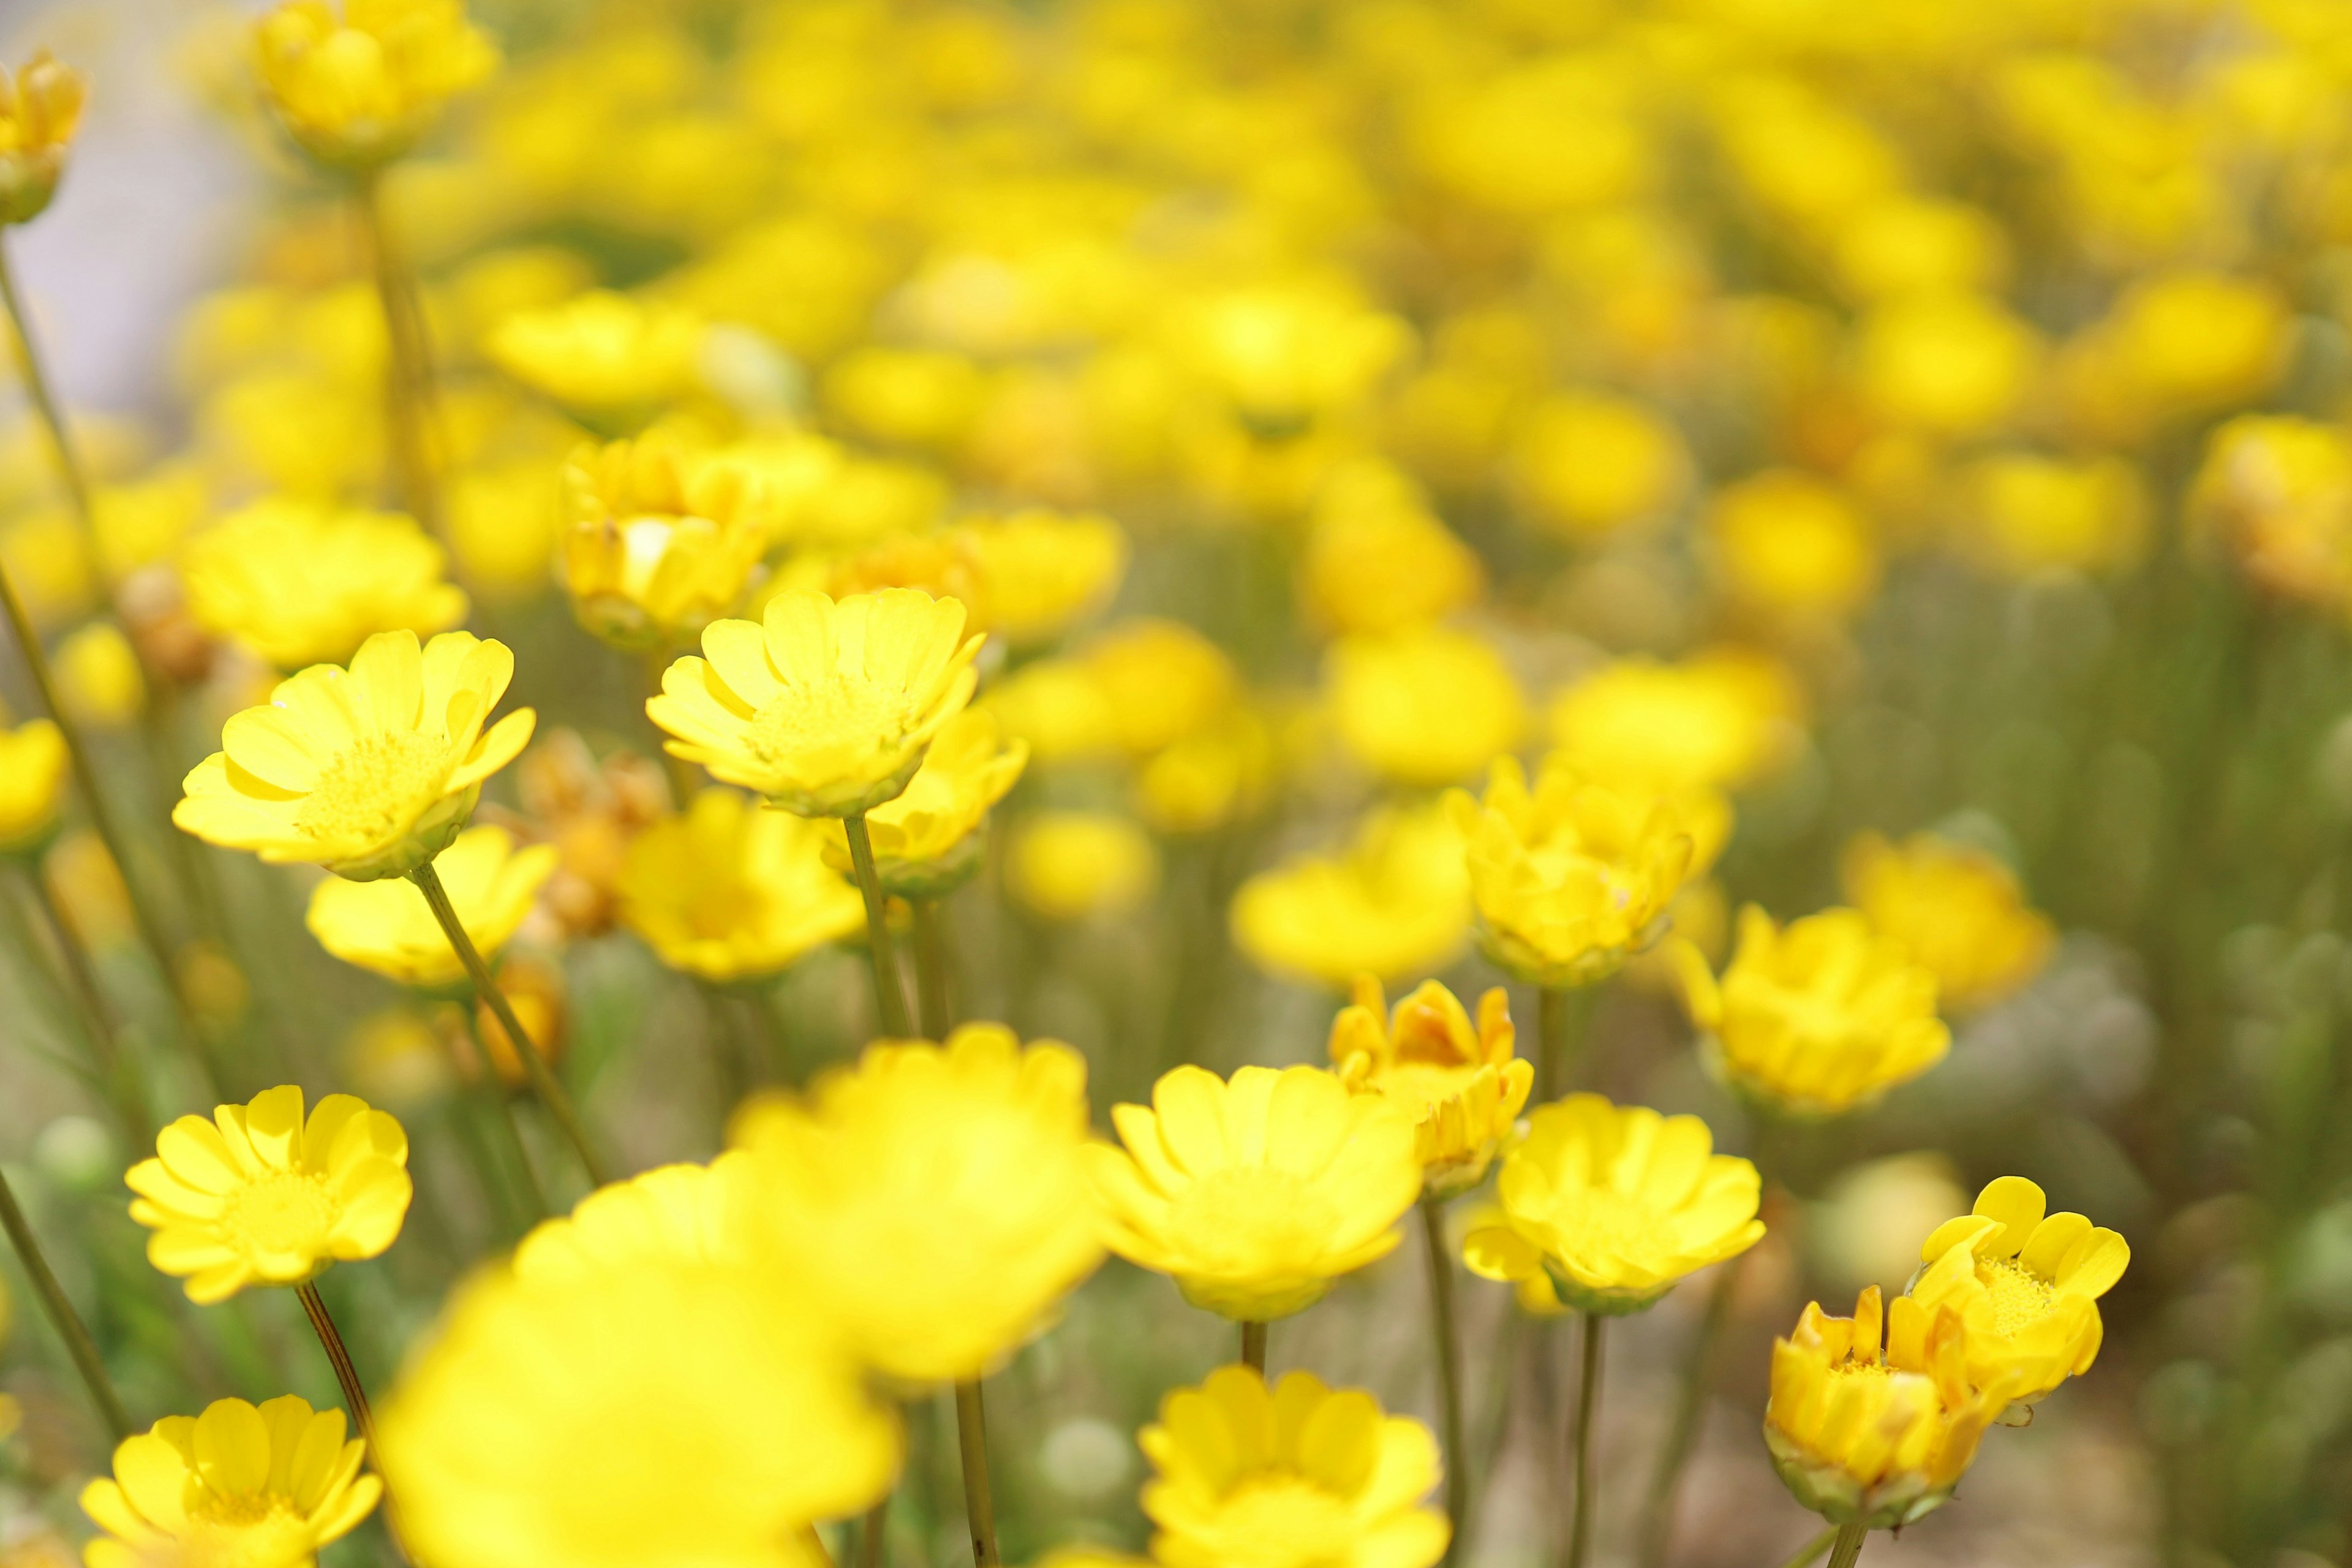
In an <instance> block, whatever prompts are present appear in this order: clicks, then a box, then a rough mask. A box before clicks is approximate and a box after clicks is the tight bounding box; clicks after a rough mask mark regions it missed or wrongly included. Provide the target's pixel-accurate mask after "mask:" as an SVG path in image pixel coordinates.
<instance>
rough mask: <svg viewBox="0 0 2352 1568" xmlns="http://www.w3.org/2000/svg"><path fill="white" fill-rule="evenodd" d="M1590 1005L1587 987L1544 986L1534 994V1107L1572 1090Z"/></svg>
mask: <svg viewBox="0 0 2352 1568" xmlns="http://www.w3.org/2000/svg"><path fill="white" fill-rule="evenodd" d="M1592 1002H1593V991H1592V987H1591V986H1589V985H1583V986H1574V987H1570V986H1560V985H1547V986H1545V987H1544V988H1543V989H1542V990H1540V991H1538V992H1537V993H1536V1090H1535V1100H1536V1103H1537V1104H1538V1105H1543V1104H1549V1102H1550V1101H1552V1100H1558V1099H1559V1097H1560V1096H1561V1095H1564V1094H1566V1093H1567V1092H1568V1091H1569V1089H1570V1088H1571V1087H1573V1085H1574V1083H1575V1080H1576V1069H1577V1066H1578V1064H1579V1062H1580V1060H1581V1058H1582V1057H1583V1054H1584V1033H1585V1026H1586V1025H1587V1024H1588V1023H1590V1022H1591V1016H1592Z"/></svg>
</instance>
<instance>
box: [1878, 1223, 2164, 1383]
mask: <svg viewBox="0 0 2352 1568" xmlns="http://www.w3.org/2000/svg"><path fill="white" fill-rule="evenodd" d="M2047 1208H2048V1200H2047V1199H2046V1198H2044V1197H2043V1196H2042V1189H2041V1188H2040V1187H2038V1186H2036V1185H2034V1184H2032V1182H2029V1181H2027V1180H2026V1179H2025V1178H2024V1177H2022V1176H2000V1177H1996V1178H1995V1179H1994V1180H1993V1181H1992V1182H1990V1183H1989V1184H1987V1185H1986V1187H1985V1189H1984V1191H1982V1192H1981V1193H1979V1194H1977V1201H1976V1206H1975V1207H1974V1208H1973V1209H1971V1210H1970V1211H1969V1213H1967V1214H1964V1215H1959V1216H1958V1217H1957V1218H1954V1219H1948V1220H1946V1221H1945V1222H1944V1223H1943V1224H1942V1225H1940V1226H1937V1227H1936V1231H1935V1234H1934V1235H1932V1236H1930V1237H1927V1244H1926V1245H1925V1246H1923V1247H1920V1249H1919V1258H1920V1261H1921V1263H1922V1264H1923V1265H1925V1267H1924V1268H1922V1270H1921V1271H1920V1273H1919V1275H1918V1277H1917V1278H1916V1279H1915V1280H1914V1281H1913V1283H1912V1286H1911V1294H1912V1295H1914V1296H1916V1297H1917V1298H1918V1299H1919V1301H1920V1303H1921V1305H1923V1306H1925V1307H1927V1308H1929V1309H1930V1310H1938V1309H1948V1310H1951V1311H1954V1312H1957V1313H1958V1314H1959V1316H1960V1320H1961V1321H1963V1322H1965V1323H1966V1324H1967V1325H1968V1331H1969V1334H1968V1366H1969V1378H1970V1379H1971V1380H1972V1381H1973V1382H1975V1383H1976V1384H1978V1385H1979V1386H1980V1387H1991V1386H1994V1385H1995V1384H1999V1385H2000V1386H2001V1387H2003V1388H2005V1389H2006V1390H2007V1391H2008V1393H2007V1397H2008V1398H2009V1399H2011V1400H2013V1401H2015V1402H2016V1404H2015V1405H2014V1406H2013V1407H2012V1408H2011V1409H2010V1410H2008V1411H2005V1412H2003V1414H2002V1417H2001V1418H2002V1419H2003V1420H2005V1421H2009V1422H2011V1423H2019V1422H2022V1421H2024V1420H2027V1419H2031V1407H2032V1405H2033V1404H2034V1403H2035V1402H2036V1401H2037V1400H2039V1399H2041V1398H2042V1396H2043V1395H2045V1394H2048V1393H2049V1392H2050V1391H2051V1390H2053V1389H2054V1388H2056V1387H2057V1386H2058V1385H2059V1384H2062V1383H2063V1382H2065V1381H2066V1379H2068V1378H2070V1377H2074V1376H2079V1375H2080V1374H2082V1373H2085V1372H2088V1371H2089V1370H2090V1368H2091V1363H2092V1362H2093V1361H2094V1360H2095V1359H2096V1357H2097V1356H2098V1353H2099V1343H2100V1341H2101V1339H2102V1338H2103V1337H2104V1335H2105V1327H2104V1325H2102V1323H2101V1322H2100V1321H2099V1306H2098V1301H2099V1298H2100V1297H2102V1296H2104V1295H2105V1294H2106V1293H2107V1292H2108V1291H2109V1290H2111V1289H2114V1288H2115V1283H2116V1280H2118V1279H2122V1278H2123V1275H2124V1269H2125V1268H2126V1266H2127V1265H2129V1264H2130V1262H2131V1247H2130V1246H2129V1245H2128V1244H2127V1243H2126V1241H2125V1240H2124V1238H2123V1237H2121V1236H2119V1235H2117V1234H2116V1232H2114V1231H2112V1230H2109V1229H2107V1228H2106V1227H2105V1226H2095V1225H2093V1224H2092V1223H2091V1222H2090V1221H2089V1220H2088V1219H2085V1218H2084V1216H2083V1215H2078V1214H2047V1213H2046V1212H2045V1211H2046V1210H2047Z"/></svg>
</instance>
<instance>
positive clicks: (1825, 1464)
mask: <svg viewBox="0 0 2352 1568" xmlns="http://www.w3.org/2000/svg"><path fill="white" fill-rule="evenodd" d="M1882 1331H1883V1332H1884V1334H1885V1343H1884V1344H1883V1345H1882V1344H1881V1342H1880V1335H1881V1333H1882ZM1968 1338H1969V1335H1968V1331H1967V1330H1966V1329H1965V1328H1963V1327H1962V1326H1961V1322H1960V1320H1959V1317H1958V1314H1956V1313H1954V1312H1951V1311H1949V1310H1943V1311H1938V1310H1935V1309H1932V1308H1930V1307H1928V1306H1927V1305H1925V1304H1923V1303H1921V1302H1919V1301H1917V1300H1913V1299H1912V1298H1911V1297H1908V1296H1898V1297H1896V1298H1895V1302H1894V1307H1893V1310H1891V1311H1883V1310H1882V1309H1881V1307H1880V1298H1879V1292H1878V1287H1877V1286H1875V1285H1873V1286H1870V1287H1868V1288H1867V1289H1864V1291H1863V1292H1862V1296H1861V1299H1860V1300H1857V1301H1855V1303H1854V1307H1853V1317H1851V1318H1832V1317H1831V1316H1830V1315H1829V1314H1828V1313H1826V1312H1824V1311H1822V1306H1821V1303H1820V1302H1818V1301H1814V1302H1810V1303H1808V1304H1807V1306H1806V1308H1805V1311H1804V1315H1803V1316H1802V1317H1801V1318H1799V1319H1798V1320H1797V1331H1796V1332H1794V1333H1793V1334H1790V1336H1789V1337H1788V1338H1787V1339H1785V1340H1775V1341H1774V1342H1772V1394H1771V1398H1770V1400H1769V1403H1768V1404H1767V1405H1765V1407H1764V1440H1765V1442H1766V1444H1767V1445H1768V1446H1769V1447H1770V1448H1771V1450H1772V1465H1773V1468H1775V1469H1777V1470H1779V1471H1780V1479H1781V1481H1782V1482H1783V1483H1785V1484H1786V1485H1787V1487H1788V1489H1790V1491H1791V1492H1793V1493H1794V1494H1796V1498H1797V1500H1798V1501H1799V1502H1801V1503H1803V1504H1804V1505H1805V1506H1806V1507H1807V1508H1810V1509H1811V1510H1814V1511H1815V1512H1817V1513H1819V1514H1821V1515H1822V1517H1823V1518H1825V1519H1827V1520H1829V1521H1832V1523H1836V1524H1862V1525H1866V1526H1868V1527H1870V1528H1871V1529H1874V1530H1893V1529H1895V1528H1896V1527H1898V1526H1900V1525H1905V1524H1908V1523H1910V1522H1911V1521H1914V1520H1916V1519H1918V1518H1920V1517H1921V1516H1923V1515H1925V1514H1927V1513H1929V1512H1932V1511H1933V1510H1936V1509H1937V1508H1938V1507H1940V1506H1941V1505H1942V1504H1943V1501H1944V1500H1945V1499H1947V1498H1948V1497H1950V1496H1951V1495H1952V1489H1953V1488H1954V1487H1955V1486H1957V1485H1958V1484H1959V1479H1960V1477H1961V1476H1962V1475H1963V1474H1964V1473H1966V1471H1967V1470H1968V1468H1969V1464H1970V1463H1971V1462H1973V1461H1974V1460H1975V1458H1976V1457H1977V1443H1978V1441H1979V1439H1980V1438H1982V1437H1983V1436H1984V1432H1985V1428H1986V1427H1987V1426H1990V1425H1991V1424H1992V1419H1993V1417H1994V1415H1996V1414H1998V1413H1999V1412H2000V1407H2001V1401H2002V1400H2003V1399H2004V1398H2006V1397H2007V1395H2006V1394H2004V1393H2002V1392H2000V1391H1999V1390H1983V1389H1979V1388H1977V1387H1975V1386H1972V1384H1971V1383H1970V1380H1969V1372H1968Z"/></svg>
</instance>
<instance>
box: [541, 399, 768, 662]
mask: <svg viewBox="0 0 2352 1568" xmlns="http://www.w3.org/2000/svg"><path fill="white" fill-rule="evenodd" d="M564 493H565V506H566V508H567V510H568V511H569V513H570V521H569V526H567V527H566V528H565V530H564V532H563V542H562V555H561V556H560V557H559V560H558V570H559V573H560V574H561V575H562V579H563V587H564V591H565V592H567V593H568V594H570V595H572V613H573V614H574V615H576V616H579V618H580V624H581V625H582V626H585V627H587V628H588V630H589V632H590V633H592V634H593V636H595V637H600V638H602V639H603V640H604V641H605V642H607V643H610V644H611V645H612V646H614V647H618V648H625V649H630V650H636V651H648V650H656V649H667V648H671V647H682V646H686V645H689V644H691V643H692V642H693V641H694V639H695V637H697V636H698V635H699V634H700V633H701V631H702V628H703V627H704V626H709V624H710V623H711V622H712V621H713V620H716V619H717V618H718V617H719V616H723V615H725V614H726V613H727V612H728V611H729V610H730V609H732V608H734V607H735V603H736V601H737V600H738V599H740V597H741V596H742V594H743V585H744V584H745V583H746V582H747V581H748V580H749V579H750V577H751V568H752V567H753V566H755V565H757V564H758V563H759V560H760V557H761V555H762V554H763V553H765V552H766V550H767V547H768V521H767V517H766V515H765V511H764V508H763V505H762V501H763V496H762V493H761V488H760V484H759V481H758V479H757V478H756V476H754V475H753V473H752V472H751V469H749V468H746V467H744V466H742V465H740V464H735V463H730V462H729V461H727V460H726V459H724V458H715V457H708V456H704V455H701V454H697V453H691V452H688V451H687V450H686V449H684V448H683V447H680V446H679V445H677V443H676V442H671V441H663V440H658V439H656V438H653V437H644V438H640V439H638V440H635V441H615V442H614V443H612V444H611V445H610V446H606V447H592V448H586V449H583V450H582V451H580V452H579V453H576V454H575V455H574V456H573V457H572V461H571V463H570V464H569V465H568V466H567V467H566V468H565V469H564Z"/></svg>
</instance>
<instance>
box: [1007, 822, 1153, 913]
mask: <svg viewBox="0 0 2352 1568" xmlns="http://www.w3.org/2000/svg"><path fill="white" fill-rule="evenodd" d="M1004 881H1005V886H1006V887H1007V889H1010V890H1011V892H1012V894H1013V897H1014V898H1015V899H1018V900H1020V901H1021V904H1022V907H1023V908H1024V909H1026V910H1029V912H1030V913H1032V914H1034V915H1036V916H1038V917H1040V918H1041V919H1044V920H1049V921H1081V920H1085V919H1087V917H1089V916H1093V915H1118V914H1125V913H1126V912H1127V911H1128V910H1132V909H1134V908H1136V907H1137V906H1138V905H1139V904H1141V903H1142V902H1143V901H1144V900H1147V899H1149V898H1150V897H1151V895H1152V894H1153V893H1155V892H1157V891H1158V890H1159V889H1160V847H1159V846H1158V845H1156V844H1154V843H1153V842H1152V841H1151V835H1150V834H1149V833H1146V832H1145V831H1144V830H1143V829H1142V828H1141V827H1140V826H1138V825H1137V824H1136V822H1135V821H1134V820H1133V819H1132V818H1130V817H1127V816H1120V815H1119V814H1118V813H1117V812H1112V811H1040V812H1034V813H1032V814H1030V815H1029V816H1024V817H1023V818H1022V819H1021V821H1020V824H1019V826H1017V828H1016V829H1015V830H1014V832H1013V839H1012V843H1011V845H1010V846H1009V847H1007V848H1006V850H1005V855H1004Z"/></svg>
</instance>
